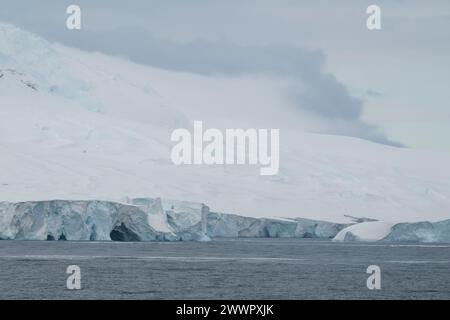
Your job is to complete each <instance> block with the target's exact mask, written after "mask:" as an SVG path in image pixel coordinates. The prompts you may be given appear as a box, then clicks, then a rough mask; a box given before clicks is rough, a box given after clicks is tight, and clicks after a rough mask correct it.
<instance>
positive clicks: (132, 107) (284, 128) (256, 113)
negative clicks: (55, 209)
mask: <svg viewBox="0 0 450 320" xmlns="http://www.w3.org/2000/svg"><path fill="white" fill-rule="evenodd" d="M281 89H282V81H281V80H280V81H279V82H276V81H275V80H271V79H268V78H264V77H262V76H258V77H256V76H255V77H250V76H248V77H239V78H230V77H223V76H218V75H214V76H200V75H192V74H188V73H179V72H173V71H165V70H161V69H156V68H152V67H149V66H143V65H137V64H134V63H131V62H129V61H127V60H125V59H122V58H116V57H110V56H106V55H103V54H99V53H92V52H82V51H79V50H77V49H72V48H67V47H64V46H62V45H59V44H54V43H50V42H48V41H46V40H44V39H42V38H39V37H37V36H35V35H33V34H30V33H28V32H24V31H22V30H19V29H17V28H15V27H13V26H11V25H8V24H2V23H0V201H9V202H19V201H38V200H52V199H67V200H94V199H95V200H110V201H122V200H123V199H124V197H130V198H139V197H144V198H145V197H152V198H157V197H162V198H166V199H179V200H185V201H193V202H198V203H206V204H207V205H208V206H209V207H210V208H211V210H214V211H217V212H229V213H236V214H240V215H245V216H252V217H287V218H293V217H303V218H310V219H320V220H327V221H334V222H348V220H347V219H346V218H344V214H350V215H353V216H363V217H370V218H376V219H381V220H386V221H392V220H395V221H424V220H428V221H437V220H443V219H448V218H449V217H450V167H449V165H448V164H449V163H450V155H449V154H448V153H438V152H431V151H421V150H412V149H407V148H394V147H390V146H386V145H381V144H376V143H372V142H368V141H365V140H361V139H356V138H351V137H343V136H332V135H319V134H313V133H307V132H304V130H303V129H304V128H303V126H302V123H303V122H304V118H303V117H302V115H301V113H299V112H297V110H295V109H294V108H293V107H292V106H290V105H289V103H288V102H287V101H286V99H285V98H284V95H283V94H282V90H281ZM194 120H202V121H203V123H204V125H205V126H206V127H218V128H225V127H229V128H239V127H243V128H250V127H254V128H260V127H261V128H269V129H270V128H280V130H281V133H280V134H281V141H280V152H281V155H280V165H281V166H280V172H279V174H278V175H276V176H260V175H259V167H258V166H193V165H185V166H175V165H173V164H172V162H171V160H170V151H171V147H172V146H173V143H172V142H171V141H170V134H171V132H172V131H173V130H174V129H177V128H180V127H182V128H189V127H191V126H192V124H193V121H194ZM296 124H298V125H296ZM0 219H2V218H1V217H0ZM149 219H155V221H152V224H154V225H160V226H161V228H162V229H161V231H169V230H165V229H164V228H165V227H164V226H165V225H166V223H165V221H156V220H157V219H159V218H158V217H153V218H152V217H151V216H150V217H149ZM361 225H363V224H360V225H359V227H358V228H361ZM383 230H384V229H383ZM354 231H355V232H356V230H354ZM374 236H375V235H374Z"/></svg>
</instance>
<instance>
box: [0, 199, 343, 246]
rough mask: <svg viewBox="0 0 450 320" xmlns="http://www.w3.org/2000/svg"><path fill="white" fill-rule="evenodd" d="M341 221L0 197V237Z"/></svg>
mask: <svg viewBox="0 0 450 320" xmlns="http://www.w3.org/2000/svg"><path fill="white" fill-rule="evenodd" d="M346 226H347V225H345V224H337V223H330V222H324V221H315V220H309V219H276V218H273V219H268V218H262V219H257V218H251V217H244V216H239V215H234V214H225V213H217V212H211V211H210V209H209V207H208V206H206V205H204V204H202V203H195V202H186V201H176V200H161V199H160V198H156V199H152V198H136V199H127V200H126V202H124V203H119V202H110V201H71V200H53V201H30V202H18V203H10V202H2V203H0V239H14V240H91V241H95V240H103V241H108V240H113V241H175V240H183V241H207V240H209V239H210V238H213V237H228V238H242V237H264V238H281V237H289V238H332V237H334V236H335V235H336V234H337V233H338V232H339V231H340V230H342V229H343V228H345V227H346Z"/></svg>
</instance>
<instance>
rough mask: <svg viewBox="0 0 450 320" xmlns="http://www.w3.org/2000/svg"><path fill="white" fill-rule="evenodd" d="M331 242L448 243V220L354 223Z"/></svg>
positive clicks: (449, 236)
mask: <svg viewBox="0 0 450 320" xmlns="http://www.w3.org/2000/svg"><path fill="white" fill-rule="evenodd" d="M333 240H334V241H369V242H370V241H394V242H426V243H427V242H428V243H438V242H441V243H450V220H443V221H437V222H430V221H420V222H389V221H370V222H362V223H356V224H353V225H351V226H348V227H346V228H344V229H342V230H341V231H340V232H338V233H337V234H336V236H335V237H334V238H333Z"/></svg>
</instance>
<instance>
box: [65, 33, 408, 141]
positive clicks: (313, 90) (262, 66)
mask: <svg viewBox="0 0 450 320" xmlns="http://www.w3.org/2000/svg"><path fill="white" fill-rule="evenodd" d="M118 39H120V41H118ZM66 42H69V44H70V45H73V46H76V47H78V48H82V49H87V50H93V49H96V50H99V51H102V52H105V53H107V54H115V55H122V56H127V57H128V58H129V59H131V60H132V61H135V62H137V63H141V64H147V65H151V66H154V67H159V68H164V69H169V70H176V71H186V72H192V73H197V74H203V75H213V74H223V75H243V74H255V73H257V74H267V75H277V76H284V77H289V78H291V79H294V80H296V79H297V80H298V81H301V82H302V84H303V85H306V91H304V92H300V91H299V92H294V93H293V94H292V95H291V100H292V101H293V103H295V104H296V105H297V106H298V108H300V109H302V110H304V111H307V112H309V113H311V114H313V115H315V116H316V117H320V118H323V119H324V120H326V122H327V130H326V133H333V134H341V135H349V136H355V137H359V138H364V139H368V140H372V141H375V142H379V143H384V144H389V145H393V146H400V144H398V143H396V142H394V141H391V140H389V139H387V138H386V136H384V135H383V134H382V133H381V132H379V129H378V128H377V127H376V126H374V125H371V124H368V123H365V122H364V121H363V120H361V114H362V112H363V108H364V102H363V101H362V100H361V99H358V98H354V97H352V96H351V95H350V94H349V92H348V90H347V88H346V87H345V86H344V85H343V84H342V83H340V82H339V81H338V80H337V79H336V78H335V77H334V76H333V75H331V74H327V73H325V72H324V71H323V66H324V62H325V60H326V57H325V55H324V54H323V53H322V52H320V51H312V50H307V49H304V48H300V47H295V46H283V45H268V46H242V45H237V44H234V43H232V42H229V41H226V40H223V41H220V42H217V41H216V42H211V41H203V40H197V41H192V42H187V43H177V42H172V41H167V40H162V39H159V38H156V37H154V36H153V35H152V34H150V33H148V32H147V31H145V30H144V29H141V28H137V27H132V28H131V27H130V28H119V29H116V30H114V31H113V32H103V33H95V32H80V33H75V34H74V33H70V35H67V37H66Z"/></svg>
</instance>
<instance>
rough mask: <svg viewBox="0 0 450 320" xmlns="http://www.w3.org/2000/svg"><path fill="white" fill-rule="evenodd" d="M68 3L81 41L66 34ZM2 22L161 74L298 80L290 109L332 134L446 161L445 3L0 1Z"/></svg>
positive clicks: (449, 142) (449, 99)
mask: <svg viewBox="0 0 450 320" xmlns="http://www.w3.org/2000/svg"><path fill="white" fill-rule="evenodd" d="M69 4H78V5H79V6H81V8H82V28H83V29H82V31H67V30H66V29H65V19H66V17H67V15H66V13H65V9H66V7H67V6H68V5H69ZM369 4H378V5H379V6H380V7H381V10H382V30H378V31H369V30H367V28H366V17H367V15H366V12H365V11H366V8H367V6H368V5H369ZM0 20H2V21H6V22H10V23H13V24H15V25H17V26H19V27H22V28H24V29H27V30H30V31H33V32H35V33H38V34H40V35H43V36H44V37H46V38H48V39H50V40H56V41H59V42H62V43H65V44H68V45H71V46H76V47H79V48H82V49H85V50H97V51H103V52H105V53H109V54H118V55H121V56H125V57H128V58H129V59H131V60H134V61H136V62H139V63H145V64H149V65H153V66H157V67H161V68H165V69H171V70H182V71H188V72H193V73H200V74H215V73H223V74H227V75H229V76H234V75H239V74H247V73H264V74H267V75H276V76H282V77H288V78H292V79H293V81H295V79H299V80H300V79H301V80H302V81H303V82H306V84H307V86H309V90H308V91H307V92H306V94H302V95H296V94H295V92H294V93H293V94H292V96H291V99H293V102H294V103H296V104H298V105H299V106H300V107H302V108H304V109H307V110H309V111H310V112H314V113H316V114H317V115H320V116H321V117H323V118H326V119H329V120H330V121H334V122H336V123H338V125H337V126H336V127H335V128H333V130H334V131H335V132H336V133H342V134H350V135H355V136H361V137H364V138H368V139H371V140H375V141H379V142H383V143H389V144H396V142H400V143H401V144H404V145H407V146H412V147H421V148H433V149H442V150H444V149H445V150H450V125H449V120H450V1H448V0H442V1H439V0H433V1H421V0H418V1H407V0H404V1H402V0H383V1H364V0H355V1H345V0H344V1H331V0H330V1H317V0H314V1H313V0H311V1H300V0H291V1H290V0H277V1H275V0H271V1H269V0H243V1H242V0H241V1H237V0H236V1H234V0H230V1H224V0H220V1H214V0H208V1H206V0H202V1H201V0H189V1H185V0H165V1H148V0H135V1H133V0H130V1H121V0H107V1H106V0H104V1H101V0H97V1H90V0H79V1H61V0H58V1H57V0H53V1H52V0H41V1H27V0H11V1H9V0H0ZM341 124H344V125H341Z"/></svg>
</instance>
